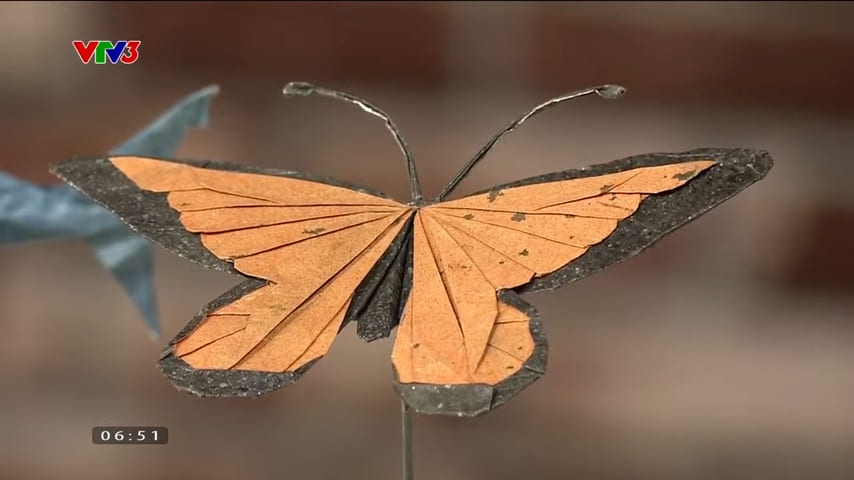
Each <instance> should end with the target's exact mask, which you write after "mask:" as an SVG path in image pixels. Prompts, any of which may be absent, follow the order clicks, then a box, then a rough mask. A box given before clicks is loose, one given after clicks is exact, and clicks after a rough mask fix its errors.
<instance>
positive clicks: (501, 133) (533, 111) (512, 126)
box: [437, 85, 626, 201]
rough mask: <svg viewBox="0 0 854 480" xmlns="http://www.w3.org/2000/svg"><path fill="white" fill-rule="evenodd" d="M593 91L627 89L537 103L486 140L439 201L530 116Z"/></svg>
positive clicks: (607, 94)
mask: <svg viewBox="0 0 854 480" xmlns="http://www.w3.org/2000/svg"><path fill="white" fill-rule="evenodd" d="M592 93H595V94H596V95H599V96H600V97H602V98H605V99H608V100H612V99H615V98H619V97H620V96H622V95H623V94H624V93H626V89H625V88H624V87H621V86H619V85H599V86H598V87H590V88H585V89H582V90H576V91H574V92H571V93H567V94H565V95H561V96H559V97H555V98H552V99H550V100H546V101H545V102H543V103H541V104H539V105H537V106H536V107H534V108H532V109H531V110H529V111H528V112H526V113H525V114H524V115H522V116H521V117H519V118H518V119H516V120H514V121H513V122H510V124H509V125H507V126H506V127H504V129H502V130H501V131H499V132H498V133H496V134H495V136H493V137H492V138H491V139H490V140H489V141H488V142H486V145H484V146H483V148H481V149H480V150H479V151H478V152H477V154H476V155H475V156H474V158H472V159H471V160H469V161H468V163H466V164H465V166H463V168H462V169H461V170H460V171H459V172H458V173H457V174H456V176H454V178H453V179H452V180H451V182H450V183H448V185H447V186H446V187H445V189H444V190H442V193H440V194H439V197H438V198H437V201H442V200H444V199H445V198H446V197H447V196H448V195H450V194H451V192H453V191H454V189H455V188H457V185H459V183H460V182H461V181H463V179H464V178H466V176H467V175H468V174H469V173H470V172H471V170H472V169H473V168H474V166H475V165H477V164H478V162H480V161H481V160H482V159H483V157H484V156H486V153H487V152H489V150H490V149H491V148H492V147H493V146H494V145H495V143H496V142H498V140H499V139H500V138H501V137H503V136H504V135H507V134H508V133H510V132H512V131H513V130H516V129H517V128H518V127H519V125H522V124H523V123H525V122H526V121H528V119H529V118H531V117H533V116H534V115H536V114H538V113H540V112H542V111H543V110H546V109H549V108H551V107H554V106H555V105H558V104H560V103H563V102H566V101H568V100H573V99H575V98H579V97H584V96H587V95H590V94H592Z"/></svg>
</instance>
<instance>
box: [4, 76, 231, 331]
mask: <svg viewBox="0 0 854 480" xmlns="http://www.w3.org/2000/svg"><path fill="white" fill-rule="evenodd" d="M218 91H219V89H218V87H217V86H215V85H212V86H208V87H205V88H203V89H201V90H198V91H196V92H194V93H192V94H190V95H188V96H187V97H185V98H183V99H182V100H181V101H180V102H178V104H177V105H175V106H174V107H172V108H171V109H170V110H168V111H167V112H166V113H164V114H163V115H161V116H160V117H159V118H158V119H157V120H155V121H154V122H153V123H151V124H150V125H148V127H146V128H145V129H143V130H142V131H141V132H139V133H138V134H136V135H135V136H133V137H132V138H131V139H129V140H127V141H126V142H125V143H124V144H122V145H121V146H119V147H116V148H114V149H113V150H111V151H110V154H111V155H145V156H151V157H171V156H174V155H175V152H176V150H177V149H178V146H179V145H180V143H181V141H182V140H183V139H184V137H185V136H186V134H187V131H188V130H189V129H190V128H191V127H203V126H205V125H206V124H207V122H208V113H209V107H210V102H211V100H212V98H213V96H214V95H216V94H217V92H218ZM71 238H85V239H86V240H87V241H88V242H89V245H90V246H91V248H92V251H93V252H94V253H95V256H96V257H97V258H98V261H99V262H100V263H101V264H102V265H103V266H104V267H105V268H107V269H108V270H110V272H112V273H113V275H114V276H115V277H116V279H117V280H118V281H119V283H121V285H122V287H123V288H124V289H125V291H126V292H127V293H128V295H130V297H131V299H132V300H133V302H134V304H135V305H136V307H137V308H138V309H139V311H140V313H141V314H142V316H143V319H144V320H145V323H146V324H147V325H148V328H149V330H150V332H151V334H152V336H154V337H157V336H159V333H160V322H159V320H158V315H157V301H156V297H155V293H154V252H153V248H152V245H151V244H150V243H149V241H148V240H146V239H144V238H143V237H141V236H139V235H137V234H136V233H135V232H133V231H132V230H131V229H130V228H128V226H127V225H125V224H124V223H123V222H122V221H121V220H119V218H118V217H116V216H115V214H113V213H112V212H110V211H109V210H107V209H105V208H103V207H101V206H100V205H98V204H96V203H94V202H93V201H92V200H89V198H87V197H85V196H84V195H83V194H81V193H79V192H77V191H76V190H74V189H73V188H71V187H70V186H68V185H55V186H40V185H33V184H31V183H29V182H26V181H24V180H21V179H19V178H15V177H13V176H11V175H9V174H6V173H3V172H0V246H3V245H10V244H17V243H23V242H33V241H42V240H60V239H71Z"/></svg>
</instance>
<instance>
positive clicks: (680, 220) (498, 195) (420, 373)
mask: <svg viewBox="0 0 854 480" xmlns="http://www.w3.org/2000/svg"><path fill="white" fill-rule="evenodd" d="M770 166H771V161H770V157H768V156H767V155H766V154H764V153H760V152H750V151H738V150H735V151H726V150H724V151H715V152H713V151H704V152H702V153H699V152H698V153H693V154H683V155H676V154H669V155H667V154H660V155H655V154H653V155H647V156H643V158H642V159H641V157H640V156H639V157H636V158H630V159H624V160H622V161H617V162H614V163H612V164H606V165H600V166H596V167H592V168H590V169H584V170H580V171H569V172H563V173H562V174H556V175H552V176H546V177H542V178H537V179H534V181H522V182H520V184H519V185H509V186H505V187H496V188H494V189H491V190H490V191H488V192H483V193H481V194H474V195H470V196H468V197H464V198H461V199H459V200H451V201H447V202H441V203H437V204H433V205H430V206H428V207H425V208H423V209H422V210H421V211H419V212H418V214H417V216H416V219H415V221H414V259H413V266H412V270H413V274H412V276H413V280H412V285H413V286H412V291H411V293H410V295H409V298H408V302H407V304H406V308H405V311H404V314H403V318H402V320H401V323H400V325H399V327H398V335H397V339H396V341H395V346H394V352H393V356H392V359H393V364H394V367H395V373H396V381H397V384H396V388H397V389H398V391H399V392H400V393H401V395H402V396H403V397H404V399H406V401H407V403H409V404H410V405H412V406H413V408H415V410H416V411H419V412H421V413H445V414H455V415H466V416H473V415H478V414H481V413H484V412H486V411H489V410H491V409H493V408H495V407H496V406H498V405H501V404H502V403H504V402H506V401H507V400H508V399H509V398H510V397H512V396H513V395H515V394H516V393H518V392H519V391H521V390H522V389H524V388H525V387H526V386H527V385H529V384H530V383H531V382H533V381H534V380H536V378H538V377H539V376H540V375H541V374H542V373H543V372H544V369H545V365H546V341H545V336H544V334H543V331H542V326H541V325H540V323H539V320H538V318H537V315H536V312H535V310H534V309H533V307H531V306H530V305H528V304H527V303H525V302H524V301H523V300H522V299H521V298H519V297H518V295H517V293H519V292H524V291H531V290H536V289H546V288H554V287H555V286H560V285H562V284H565V283H567V282H569V281H572V280H574V279H577V278H580V277H582V276H584V274H586V273H590V271H591V269H599V268H604V267H606V266H608V265H609V264H613V263H616V262H618V261H621V260H624V259H625V258H627V257H629V256H631V255H634V254H636V253H639V252H640V251H641V250H643V249H644V248H646V247H647V246H649V245H650V244H652V243H653V242H654V241H655V240H657V239H658V238H660V237H661V236H663V235H664V234H665V233H667V232H669V231H672V230H673V229H675V228H676V227H678V226H680V225H682V224H684V223H685V222H687V221H688V220H691V219H693V218H696V217H697V216H699V215H700V214H702V213H703V212H705V211H707V210H709V209H711V208H712V207H714V206H715V205H717V204H719V203H720V202H722V201H723V200H725V199H727V198H729V197H730V196H732V195H734V194H735V193H737V192H738V191H739V190H741V189H743V188H744V187H746V186H747V185H749V184H750V183H753V182H755V181H756V180H758V179H760V178H762V176H764V174H765V172H767V170H768V169H769V168H770ZM591 256H592V258H591ZM576 265H580V266H579V267H578V268H576ZM582 266H583V267H582ZM532 287H533V288H532Z"/></svg>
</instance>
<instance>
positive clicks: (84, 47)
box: [71, 40, 98, 63]
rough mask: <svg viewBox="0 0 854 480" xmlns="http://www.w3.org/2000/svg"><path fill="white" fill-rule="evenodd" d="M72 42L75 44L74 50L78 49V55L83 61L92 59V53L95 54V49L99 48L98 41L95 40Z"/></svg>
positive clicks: (86, 61)
mask: <svg viewBox="0 0 854 480" xmlns="http://www.w3.org/2000/svg"><path fill="white" fill-rule="evenodd" d="M71 44H72V45H74V50H76V51H77V55H78V56H79V57H80V61H81V62H83V63H89V60H92V55H94V54H95V49H96V48H98V42H96V41H94V40H90V41H88V42H85V43H84V42H83V41H82V40H74V41H73V42H71Z"/></svg>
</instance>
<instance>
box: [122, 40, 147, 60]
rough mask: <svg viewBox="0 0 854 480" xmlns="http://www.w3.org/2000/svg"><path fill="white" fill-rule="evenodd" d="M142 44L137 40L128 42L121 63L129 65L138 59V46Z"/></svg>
mask: <svg viewBox="0 0 854 480" xmlns="http://www.w3.org/2000/svg"><path fill="white" fill-rule="evenodd" d="M140 45H142V42H141V41H139V40H128V46H127V47H125V54H124V55H122V63H126V64H131V63H133V62H135V61H137V59H138V58H139V46H140Z"/></svg>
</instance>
